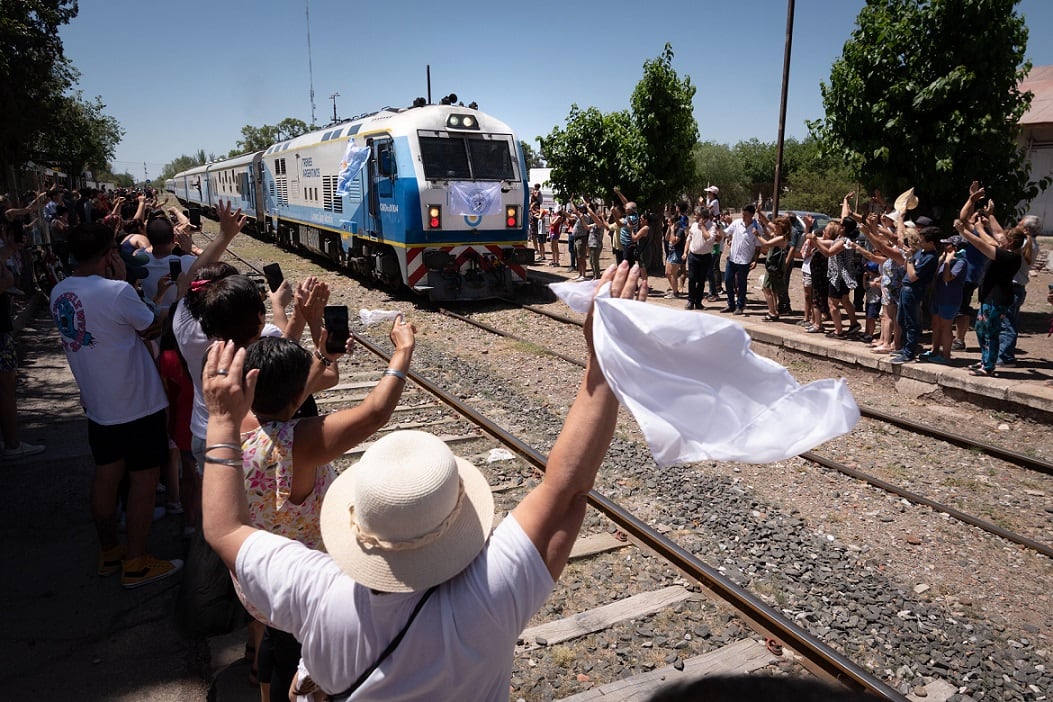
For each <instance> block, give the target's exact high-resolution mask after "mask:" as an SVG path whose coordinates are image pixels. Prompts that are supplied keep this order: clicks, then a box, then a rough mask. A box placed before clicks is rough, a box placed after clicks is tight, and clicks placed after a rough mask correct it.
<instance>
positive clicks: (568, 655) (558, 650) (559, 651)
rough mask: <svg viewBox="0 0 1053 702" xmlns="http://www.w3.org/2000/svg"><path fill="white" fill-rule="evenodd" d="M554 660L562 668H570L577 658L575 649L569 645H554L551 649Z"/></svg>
mask: <svg viewBox="0 0 1053 702" xmlns="http://www.w3.org/2000/svg"><path fill="white" fill-rule="evenodd" d="M551 655H552V662H553V663H555V664H556V665H558V666H559V667H560V668H569V667H570V666H571V664H572V663H573V662H574V661H575V660H576V659H577V656H576V655H575V653H574V651H573V650H572V649H571V648H570V647H569V646H553V647H552V649H551Z"/></svg>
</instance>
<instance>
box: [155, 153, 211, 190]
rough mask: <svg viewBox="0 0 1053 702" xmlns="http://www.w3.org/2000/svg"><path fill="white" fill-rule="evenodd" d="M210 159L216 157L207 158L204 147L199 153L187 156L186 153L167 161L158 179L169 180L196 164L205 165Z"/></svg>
mask: <svg viewBox="0 0 1053 702" xmlns="http://www.w3.org/2000/svg"><path fill="white" fill-rule="evenodd" d="M210 160H215V159H208V158H206V157H205V150H204V149H198V150H197V153H195V154H193V155H191V156H187V155H186V154H183V155H182V156H180V157H178V158H176V159H175V160H173V161H169V162H168V163H166V164H165V167H164V168H162V169H161V175H159V176H158V177H157V179H158V180H159V181H160V182H161V183H164V182H165V181H166V180H168V179H169V178H171V177H172V176H174V175H175V174H176V173H182V172H183V171H186V170H190V169H191V168H194V167H195V166H202V165H204V164H205V163H207V162H208V161H210Z"/></svg>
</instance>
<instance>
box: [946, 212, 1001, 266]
mask: <svg viewBox="0 0 1053 702" xmlns="http://www.w3.org/2000/svg"><path fill="white" fill-rule="evenodd" d="M954 229H955V231H957V232H958V233H959V234H961V235H962V236H964V237H965V239H966V241H968V242H969V243H970V244H972V245H973V246H975V247H976V248H977V250H979V251H980V253H982V254H983V255H984V256H987V258H989V259H991V260H992V261H993V260H994V257H995V251H997V249H998V246H997V245H996V244H994V243H993V241H992V240H990V239H989V238H987V237H982V236H977V235H976V234H975V233H973V231H972V229H971V228H970V227H969V226H968V225H967V224H966V223H965V222H963V221H962V220H960V219H956V220H954Z"/></svg>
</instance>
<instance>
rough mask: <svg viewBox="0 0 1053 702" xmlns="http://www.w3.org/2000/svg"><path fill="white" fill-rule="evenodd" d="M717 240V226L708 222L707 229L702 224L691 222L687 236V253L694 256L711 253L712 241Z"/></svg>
mask: <svg viewBox="0 0 1053 702" xmlns="http://www.w3.org/2000/svg"><path fill="white" fill-rule="evenodd" d="M716 238H717V226H716V225H715V224H713V221H712V220H710V222H709V226H708V227H707V226H706V225H705V224H704V223H700V222H692V223H691V228H690V229H688V234H687V252H688V253H693V254H695V255H696V256H705V255H706V254H711V253H713V241H714V240H715V239H716Z"/></svg>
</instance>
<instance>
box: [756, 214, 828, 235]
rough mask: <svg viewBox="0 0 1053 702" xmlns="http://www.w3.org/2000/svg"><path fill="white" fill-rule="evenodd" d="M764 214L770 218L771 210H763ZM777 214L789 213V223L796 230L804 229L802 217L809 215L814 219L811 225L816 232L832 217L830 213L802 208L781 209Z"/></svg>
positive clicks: (821, 229) (823, 227)
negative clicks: (807, 210) (808, 210)
mask: <svg viewBox="0 0 1053 702" xmlns="http://www.w3.org/2000/svg"><path fill="white" fill-rule="evenodd" d="M764 214H765V215H766V216H767V217H768V219H771V212H765V213H764ZM779 214H780V215H789V216H790V217H791V224H792V225H793V228H794V229H795V230H797V231H798V232H803V231H804V217H806V216H809V215H810V216H811V217H812V219H814V220H815V223H814V224H813V225H812V227H813V228H814V229H815V231H817V232H821V231H823V229H825V228H826V225H827V224H829V223H830V221H831V220H833V219H834V218H833V217H831V216H830V215H828V214H823V213H822V212H805V211H803V210H783V211H781V212H780V213H779Z"/></svg>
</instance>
